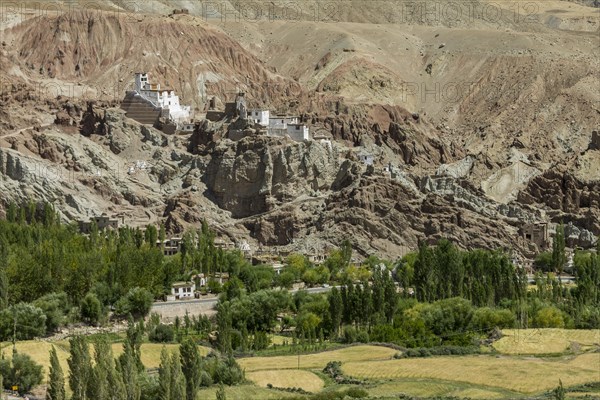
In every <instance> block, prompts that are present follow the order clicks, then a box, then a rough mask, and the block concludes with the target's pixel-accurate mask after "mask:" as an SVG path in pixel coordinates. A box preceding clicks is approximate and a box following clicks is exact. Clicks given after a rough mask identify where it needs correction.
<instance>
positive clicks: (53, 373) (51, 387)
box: [46, 346, 65, 400]
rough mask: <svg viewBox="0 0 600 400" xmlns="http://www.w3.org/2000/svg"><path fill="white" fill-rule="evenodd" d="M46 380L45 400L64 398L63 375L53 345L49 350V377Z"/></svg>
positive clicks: (63, 399)
mask: <svg viewBox="0 0 600 400" xmlns="http://www.w3.org/2000/svg"><path fill="white" fill-rule="evenodd" d="M48 380H49V382H48V389H47V391H46V400H65V377H64V374H63V370H62V368H61V366H60V363H59V362H58V355H57V354H56V348H55V347H54V346H52V350H50V377H49V379H48Z"/></svg>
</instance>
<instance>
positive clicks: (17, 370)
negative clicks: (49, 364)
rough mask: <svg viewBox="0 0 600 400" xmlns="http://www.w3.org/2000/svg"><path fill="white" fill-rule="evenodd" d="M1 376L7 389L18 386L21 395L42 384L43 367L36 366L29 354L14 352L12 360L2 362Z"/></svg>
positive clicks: (0, 364)
mask: <svg viewBox="0 0 600 400" xmlns="http://www.w3.org/2000/svg"><path fill="white" fill-rule="evenodd" d="M0 375H2V377H3V378H4V379H3V384H4V387H5V388H6V389H9V388H10V387H12V386H13V385H14V386H18V387H19V390H18V391H19V394H21V395H23V394H25V393H27V392H29V391H30V390H31V389H32V388H33V387H34V386H37V385H39V384H40V383H42V379H43V376H42V366H41V365H38V364H36V363H35V362H34V361H33V360H32V359H31V357H29V356H28V355H27V354H20V353H17V352H16V351H14V352H13V357H12V359H11V360H7V359H3V360H0Z"/></svg>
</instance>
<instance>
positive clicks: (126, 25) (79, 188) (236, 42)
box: [0, 1, 600, 257]
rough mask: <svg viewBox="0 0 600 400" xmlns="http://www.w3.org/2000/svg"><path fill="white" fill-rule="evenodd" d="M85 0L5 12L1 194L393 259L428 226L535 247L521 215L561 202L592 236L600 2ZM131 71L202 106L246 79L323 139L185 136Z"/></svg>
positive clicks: (254, 94) (216, 130)
mask: <svg viewBox="0 0 600 400" xmlns="http://www.w3.org/2000/svg"><path fill="white" fill-rule="evenodd" d="M98 3H99V6H100V8H102V10H100V11H98V10H89V9H83V10H82V9H78V8H77V7H73V9H74V10H73V11H68V10H67V9H66V8H65V11H68V12H52V13H48V12H45V13H42V12H40V11H39V10H36V9H35V8H27V7H28V4H27V3H26V2H23V3H22V5H23V8H21V9H17V10H16V11H15V12H14V13H10V12H9V13H5V14H4V18H3V20H2V26H1V28H2V30H1V31H0V35H1V39H2V47H1V53H0V68H1V69H2V72H3V74H2V78H0V79H2V85H1V93H0V95H1V98H2V106H1V108H0V129H1V130H2V132H1V136H2V137H1V138H0V171H1V173H2V174H1V176H0V186H1V187H2V189H3V190H2V203H3V205H5V204H6V203H7V202H8V201H11V200H18V201H22V200H25V199H28V198H35V199H44V200H47V201H52V202H54V203H55V204H56V206H57V208H58V209H59V210H60V211H61V213H62V214H63V216H64V218H65V219H66V220H76V219H80V218H86V217H88V216H91V215H95V214H98V213H100V212H107V213H109V214H121V215H123V217H124V218H125V219H126V220H127V221H128V222H129V223H132V224H136V225H143V224H147V223H155V222H158V221H164V222H165V223H166V225H167V227H168V229H169V230H171V231H172V232H178V231H181V230H182V229H185V228H186V227H188V226H190V225H195V224H197V223H198V222H199V221H201V219H203V218H205V219H207V220H209V222H210V223H211V224H213V225H214V226H216V228H217V230H218V232H219V233H220V234H223V235H227V236H229V237H231V238H232V239H233V240H239V239H242V238H245V239H248V240H250V242H251V243H252V244H253V245H269V246H286V247H288V248H291V249H297V250H301V249H322V248H327V247H331V246H335V245H337V244H338V243H339V242H340V241H341V240H342V239H343V238H352V240H353V242H354V243H355V245H356V247H357V249H358V250H359V252H360V253H362V254H363V255H366V254H368V253H369V252H377V253H381V254H384V255H387V256H390V257H395V256H398V255H400V254H402V253H404V252H406V251H407V250H408V249H414V248H415V246H416V245H417V243H418V241H419V240H423V239H428V240H436V239H437V238H440V237H451V238H453V239H455V240H456V241H457V242H459V243H460V244H461V245H462V246H463V247H472V246H477V247H492V248H495V247H509V248H515V249H516V250H517V251H518V252H520V253H522V254H525V255H528V256H530V255H532V254H533V252H535V251H536V250H538V249H535V247H531V244H530V243H527V242H525V241H524V240H521V239H519V238H518V236H519V235H518V230H519V228H520V227H522V226H523V225H524V224H526V223H530V222H542V221H549V222H559V221H565V222H571V223H572V224H573V227H572V228H570V229H571V231H570V232H571V233H572V234H573V235H575V236H577V238H578V239H577V240H578V241H579V242H578V243H580V244H581V245H585V244H587V243H588V242H593V241H594V240H596V237H597V236H598V235H600V225H599V224H598V221H599V220H600V211H599V210H600V199H598V196H597V195H596V193H597V192H598V190H597V188H598V184H599V180H600V175H599V172H598V171H600V146H598V145H597V144H595V143H592V132H593V131H595V130H598V126H599V125H600V124H599V122H600V109H599V108H598V104H599V103H600V97H599V96H600V90H598V89H600V82H599V80H598V72H599V64H598V56H599V54H598V51H599V48H598V40H597V38H598V36H597V35H598V29H599V28H598V26H599V21H600V19H599V18H598V12H597V9H594V8H590V7H586V6H583V5H579V4H573V3H568V2H557V1H553V2H543V3H542V2H540V3H536V2H534V3H532V4H535V5H536V8H534V9H527V10H525V9H523V10H520V9H512V10H510V9H509V8H502V9H501V10H500V9H497V10H496V12H499V13H500V16H498V17H497V18H492V17H491V15H492V14H489V13H488V14H485V13H482V14H477V13H473V14H471V15H470V18H453V19H449V18H443V17H444V14H443V13H441V11H440V14H438V16H440V18H437V19H435V18H434V19H431V18H429V19H428V18H425V19H414V18H409V19H407V18H404V19H403V20H398V19H397V17H398V16H404V17H406V16H407V15H408V14H406V13H407V12H408V11H407V9H406V4H402V3H398V2H387V1H379V2H358V1H356V2H351V3H350V4H346V3H341V2H340V3H335V4H336V7H337V8H336V9H335V12H336V14H335V18H336V19H335V21H334V20H333V15H332V14H327V15H328V18H329V19H330V20H328V21H325V20H321V19H318V20H315V19H314V18H312V17H311V15H313V16H314V12H315V10H316V9H319V7H321V8H324V7H326V6H327V4H325V3H324V2H313V3H310V4H309V3H302V4H303V6H302V7H300V9H299V11H300V13H299V14H298V15H299V17H298V18H296V19H297V21H294V22H293V23H290V21H281V20H277V19H265V20H249V19H248V18H245V19H244V18H239V21H237V22H233V23H232V22H231V21H228V20H227V19H226V18H225V17H224V15H221V14H218V13H217V14H211V15H210V16H207V10H206V9H202V8H195V4H194V3H193V2H192V3H190V2H176V1H175V2H170V3H168V4H167V3H166V2H162V1H154V2H144V3H140V4H138V5H137V7H138V8H137V9H131V8H129V9H128V8H127V7H125V8H122V7H121V6H127V5H126V4H120V3H118V2H111V1H105V2H98ZM443 3H444V2H441V3H440V4H442V6H443ZM55 4H58V5H60V6H62V7H65V6H64V4H63V3H61V2H57V3H55ZM311 4H312V5H311ZM332 4H333V3H332ZM490 4H492V3H488V2H483V1H480V2H476V6H478V7H481V9H483V10H485V9H486V7H488V8H487V10H488V11H490V10H492V9H491V8H489V7H492V6H493V4H496V6H494V7H499V6H497V3H493V4H492V5H490ZM274 5H275V6H277V3H274ZM29 6H31V5H29ZM220 6H222V7H225V9H228V8H227V7H231V10H234V11H237V12H239V11H243V10H237V9H236V8H235V7H237V6H238V3H231V4H230V3H227V2H222V4H220ZM184 7H185V8H188V9H189V11H190V14H177V15H172V16H168V15H167V14H169V13H171V12H172V11H173V10H172V9H173V8H184ZM282 7H283V6H281V7H280V8H278V9H273V10H271V12H272V15H276V14H277V13H279V14H281V13H282V12H283V11H284V10H283V8H282ZM310 7H313V8H312V9H310ZM315 7H316V8H315ZM402 7H404V8H402ZM511 11H512V13H511ZM211 12H212V11H211ZM215 12H216V11H215ZM311 12H312V13H313V14H311ZM329 12H330V13H331V12H333V11H331V10H329ZM412 12H413V14H410V15H412V16H414V10H412ZM490 12H491V11H490ZM225 15H230V14H225ZM282 15H284V14H282ZM319 15H320V16H323V14H319ZM461 16H467V14H464V15H461ZM208 17H210V18H208ZM136 71H147V72H149V73H150V75H151V76H152V77H155V78H156V80H157V81H159V82H161V84H162V85H164V86H168V87H171V88H173V89H174V90H175V91H176V92H177V93H179V94H180V97H181V101H182V103H184V104H190V105H192V109H193V113H194V115H195V116H196V118H197V119H198V120H202V119H203V117H204V113H205V112H206V109H207V107H208V103H209V100H210V99H211V98H213V97H214V98H215V102H216V103H217V107H221V106H222V105H223V103H225V102H227V101H231V100H232V99H233V96H234V94H235V93H236V92H237V91H245V92H246V93H247V95H248V97H249V102H250V103H251V104H252V105H255V106H263V107H267V108H269V109H271V110H273V111H274V112H275V111H279V112H287V113H292V114H297V115H300V116H301V118H302V120H303V121H304V122H306V123H308V124H309V126H310V129H311V132H312V133H313V134H315V133H319V134H321V135H322V136H324V137H329V138H330V139H331V140H332V141H331V145H327V144H326V143H324V142H320V141H309V142H305V143H296V142H293V141H290V140H287V139H281V138H268V137H265V136H261V135H250V136H249V137H246V138H244V139H242V140H240V141H232V140H230V139H228V138H227V136H228V134H227V129H228V125H229V123H231V122H234V121H231V120H225V121H220V122H214V123H213V122H202V123H201V124H199V125H197V127H196V130H195V132H194V133H193V134H188V135H165V134H163V133H162V132H160V131H157V130H156V129H154V128H150V127H146V126H141V125H139V124H138V123H136V122H135V121H133V120H131V119H128V118H127V117H126V116H125V115H124V113H123V112H122V111H120V110H118V109H117V108H116V107H118V104H119V102H120V100H121V99H122V98H123V97H124V94H125V90H127V89H130V88H131V87H132V84H133V73H134V72H136ZM596 137H597V136H596ZM358 151H367V152H369V153H370V154H372V155H373V156H374V159H375V163H374V166H373V167H369V168H367V167H365V166H364V165H363V163H362V162H361V161H360V160H359V158H358V157H357V152H358ZM390 166H391V171H389V170H390ZM384 168H387V169H388V171H385V170H384Z"/></svg>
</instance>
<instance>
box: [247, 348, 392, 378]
mask: <svg viewBox="0 0 600 400" xmlns="http://www.w3.org/2000/svg"><path fill="white" fill-rule="evenodd" d="M397 352H398V351H396V350H394V349H390V348H387V347H381V346H366V345H364V346H352V347H346V348H344V349H339V350H332V351H325V352H322V353H317V354H303V355H300V368H302V369H310V368H325V366H326V365H327V363H328V362H329V361H341V362H343V363H346V362H351V361H374V360H389V359H391V358H392V356H393V355H394V354H396V353H397ZM238 363H239V364H240V366H241V367H242V369H246V371H250V372H251V371H261V370H274V369H295V368H298V356H297V355H291V356H276V357H248V358H240V359H238Z"/></svg>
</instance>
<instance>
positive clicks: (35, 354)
mask: <svg viewBox="0 0 600 400" xmlns="http://www.w3.org/2000/svg"><path fill="white" fill-rule="evenodd" d="M52 345H54V346H55V347H56V352H57V354H58V360H59V362H60V365H61V367H62V368H63V371H68V368H69V366H68V364H67V359H68V358H69V342H68V341H60V342H54V343H50V342H45V341H35V340H28V341H23V342H17V351H18V352H19V353H24V354H27V355H29V356H30V357H31V358H32V359H33V360H34V361H35V362H36V363H38V364H40V365H42V366H43V367H44V371H46V372H47V371H48V367H49V365H50V349H51V348H52ZM164 346H165V347H166V348H167V349H168V350H170V351H174V350H176V349H178V348H179V345H177V344H166V345H164ZM1 347H2V351H3V352H4V355H5V356H6V357H9V358H10V357H11V356H12V344H11V343H7V342H5V343H2V345H1ZM162 348H163V345H162V344H158V343H144V344H142V347H141V350H142V363H144V366H145V367H146V368H157V367H158V365H159V364H160V352H161V350H162ZM198 348H199V349H200V354H202V355H206V354H208V352H209V350H210V349H208V348H206V347H202V346H198ZM112 350H113V354H114V355H115V357H117V356H118V355H119V354H121V353H122V352H123V345H122V344H121V343H113V344H112ZM91 354H92V355H93V354H94V353H93V349H91Z"/></svg>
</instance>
